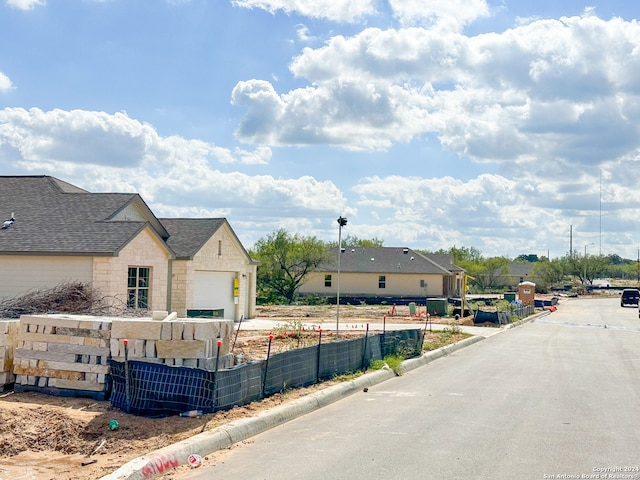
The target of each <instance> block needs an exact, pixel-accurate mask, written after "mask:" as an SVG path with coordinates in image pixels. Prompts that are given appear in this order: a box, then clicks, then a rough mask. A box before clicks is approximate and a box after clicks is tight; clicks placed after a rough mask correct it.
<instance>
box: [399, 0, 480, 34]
mask: <svg viewBox="0 0 640 480" xmlns="http://www.w3.org/2000/svg"><path fill="white" fill-rule="evenodd" d="M389 5H390V6H391V9H392V10H393V14H394V16H395V17H396V18H398V19H399V20H400V22H401V23H402V24H403V25H416V24H422V23H424V22H425V21H428V22H430V23H433V24H434V25H435V27H436V28H438V29H439V30H453V31H458V30H460V29H461V28H463V27H464V26H466V25H468V24H470V23H472V22H473V21H475V20H477V19H478V18H481V17H486V16H488V15H489V7H488V5H487V2H486V1H485V0H430V1H425V0H389Z"/></svg>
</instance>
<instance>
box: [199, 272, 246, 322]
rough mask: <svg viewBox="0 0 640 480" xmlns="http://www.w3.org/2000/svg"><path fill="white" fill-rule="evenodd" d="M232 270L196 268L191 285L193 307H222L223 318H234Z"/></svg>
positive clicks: (201, 308)
mask: <svg viewBox="0 0 640 480" xmlns="http://www.w3.org/2000/svg"><path fill="white" fill-rule="evenodd" d="M234 278H236V274H235V273H234V272H208V271H203V270H197V271H196V274H195V282H194V286H193V307H191V308H193V309H195V310H208V309H213V310H217V309H220V308H224V318H228V319H234V312H235V304H234V303H233V279H234Z"/></svg>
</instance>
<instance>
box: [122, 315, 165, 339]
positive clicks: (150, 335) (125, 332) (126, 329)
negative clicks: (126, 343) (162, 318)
mask: <svg viewBox="0 0 640 480" xmlns="http://www.w3.org/2000/svg"><path fill="white" fill-rule="evenodd" d="M162 325H163V322H154V321H153V320H137V319H128V320H113V321H112V323H111V336H112V337H115V338H131V339H134V338H135V339H140V340H160V338H161V333H162Z"/></svg>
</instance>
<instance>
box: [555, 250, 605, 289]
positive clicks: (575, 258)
mask: <svg viewBox="0 0 640 480" xmlns="http://www.w3.org/2000/svg"><path fill="white" fill-rule="evenodd" d="M561 261H562V262H563V265H564V268H565V273H566V274H567V275H572V276H573V277H575V278H577V279H578V281H579V282H580V283H582V284H583V285H587V284H588V285H592V284H593V280H594V279H595V278H602V277H606V276H608V274H609V271H610V264H609V263H608V261H607V257H605V256H603V255H579V254H575V253H574V254H573V255H566V256H565V257H563V258H562V259H561Z"/></svg>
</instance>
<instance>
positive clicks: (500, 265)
mask: <svg viewBox="0 0 640 480" xmlns="http://www.w3.org/2000/svg"><path fill="white" fill-rule="evenodd" d="M509 263H510V260H509V259H508V258H507V257H491V258H487V259H482V260H481V261H480V262H478V263H477V264H476V265H477V270H476V272H475V275H473V274H472V276H473V277H474V278H475V280H474V281H473V282H474V283H475V284H476V286H477V287H478V288H479V289H480V290H484V291H486V290H490V289H491V288H494V287H497V286H498V283H499V279H500V277H502V276H503V275H505V274H507V273H508V272H509Z"/></svg>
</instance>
